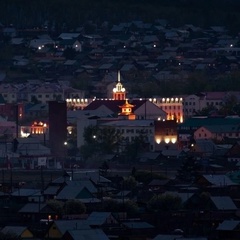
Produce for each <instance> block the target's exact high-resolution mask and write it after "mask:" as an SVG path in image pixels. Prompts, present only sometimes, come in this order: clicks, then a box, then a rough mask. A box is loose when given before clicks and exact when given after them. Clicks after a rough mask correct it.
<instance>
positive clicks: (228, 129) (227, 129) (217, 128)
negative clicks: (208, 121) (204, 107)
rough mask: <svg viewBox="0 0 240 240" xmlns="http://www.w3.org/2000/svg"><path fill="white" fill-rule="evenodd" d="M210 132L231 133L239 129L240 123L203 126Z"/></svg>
mask: <svg viewBox="0 0 240 240" xmlns="http://www.w3.org/2000/svg"><path fill="white" fill-rule="evenodd" d="M203 127H204V128H206V129H207V130H209V131H210V132H212V133H233V132H239V131H240V124H234V125H233V124H231V125H211V126H203Z"/></svg>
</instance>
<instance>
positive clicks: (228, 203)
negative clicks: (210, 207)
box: [211, 196, 237, 210]
mask: <svg viewBox="0 0 240 240" xmlns="http://www.w3.org/2000/svg"><path fill="white" fill-rule="evenodd" d="M211 200H212V202H213V203H214V205H215V206H216V208H217V209H218V210H237V207H236V205H235V203H234V202H233V200H232V199H231V198H230V197H228V196H217V197H211Z"/></svg>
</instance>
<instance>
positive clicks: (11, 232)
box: [0, 226, 34, 239]
mask: <svg viewBox="0 0 240 240" xmlns="http://www.w3.org/2000/svg"><path fill="white" fill-rule="evenodd" d="M0 232H1V233H3V234H8V236H12V237H13V238H15V237H17V238H19V239H33V237H34V235H33V233H32V232H31V230H30V229H29V228H28V227H27V226H5V227H3V228H2V229H1V231H0Z"/></svg>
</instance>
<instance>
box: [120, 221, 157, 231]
mask: <svg viewBox="0 0 240 240" xmlns="http://www.w3.org/2000/svg"><path fill="white" fill-rule="evenodd" d="M123 225H124V226H126V227H127V228H130V229H148V228H154V226H153V225H151V224H149V223H147V222H140V221H129V222H123Z"/></svg>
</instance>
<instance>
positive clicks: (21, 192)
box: [12, 188, 40, 197]
mask: <svg viewBox="0 0 240 240" xmlns="http://www.w3.org/2000/svg"><path fill="white" fill-rule="evenodd" d="M37 193H40V191H39V190H37V189H26V188H20V189H18V190H16V191H14V192H13V193H12V196H15V197H16V196H21V197H30V196H33V195H35V194H37Z"/></svg>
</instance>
